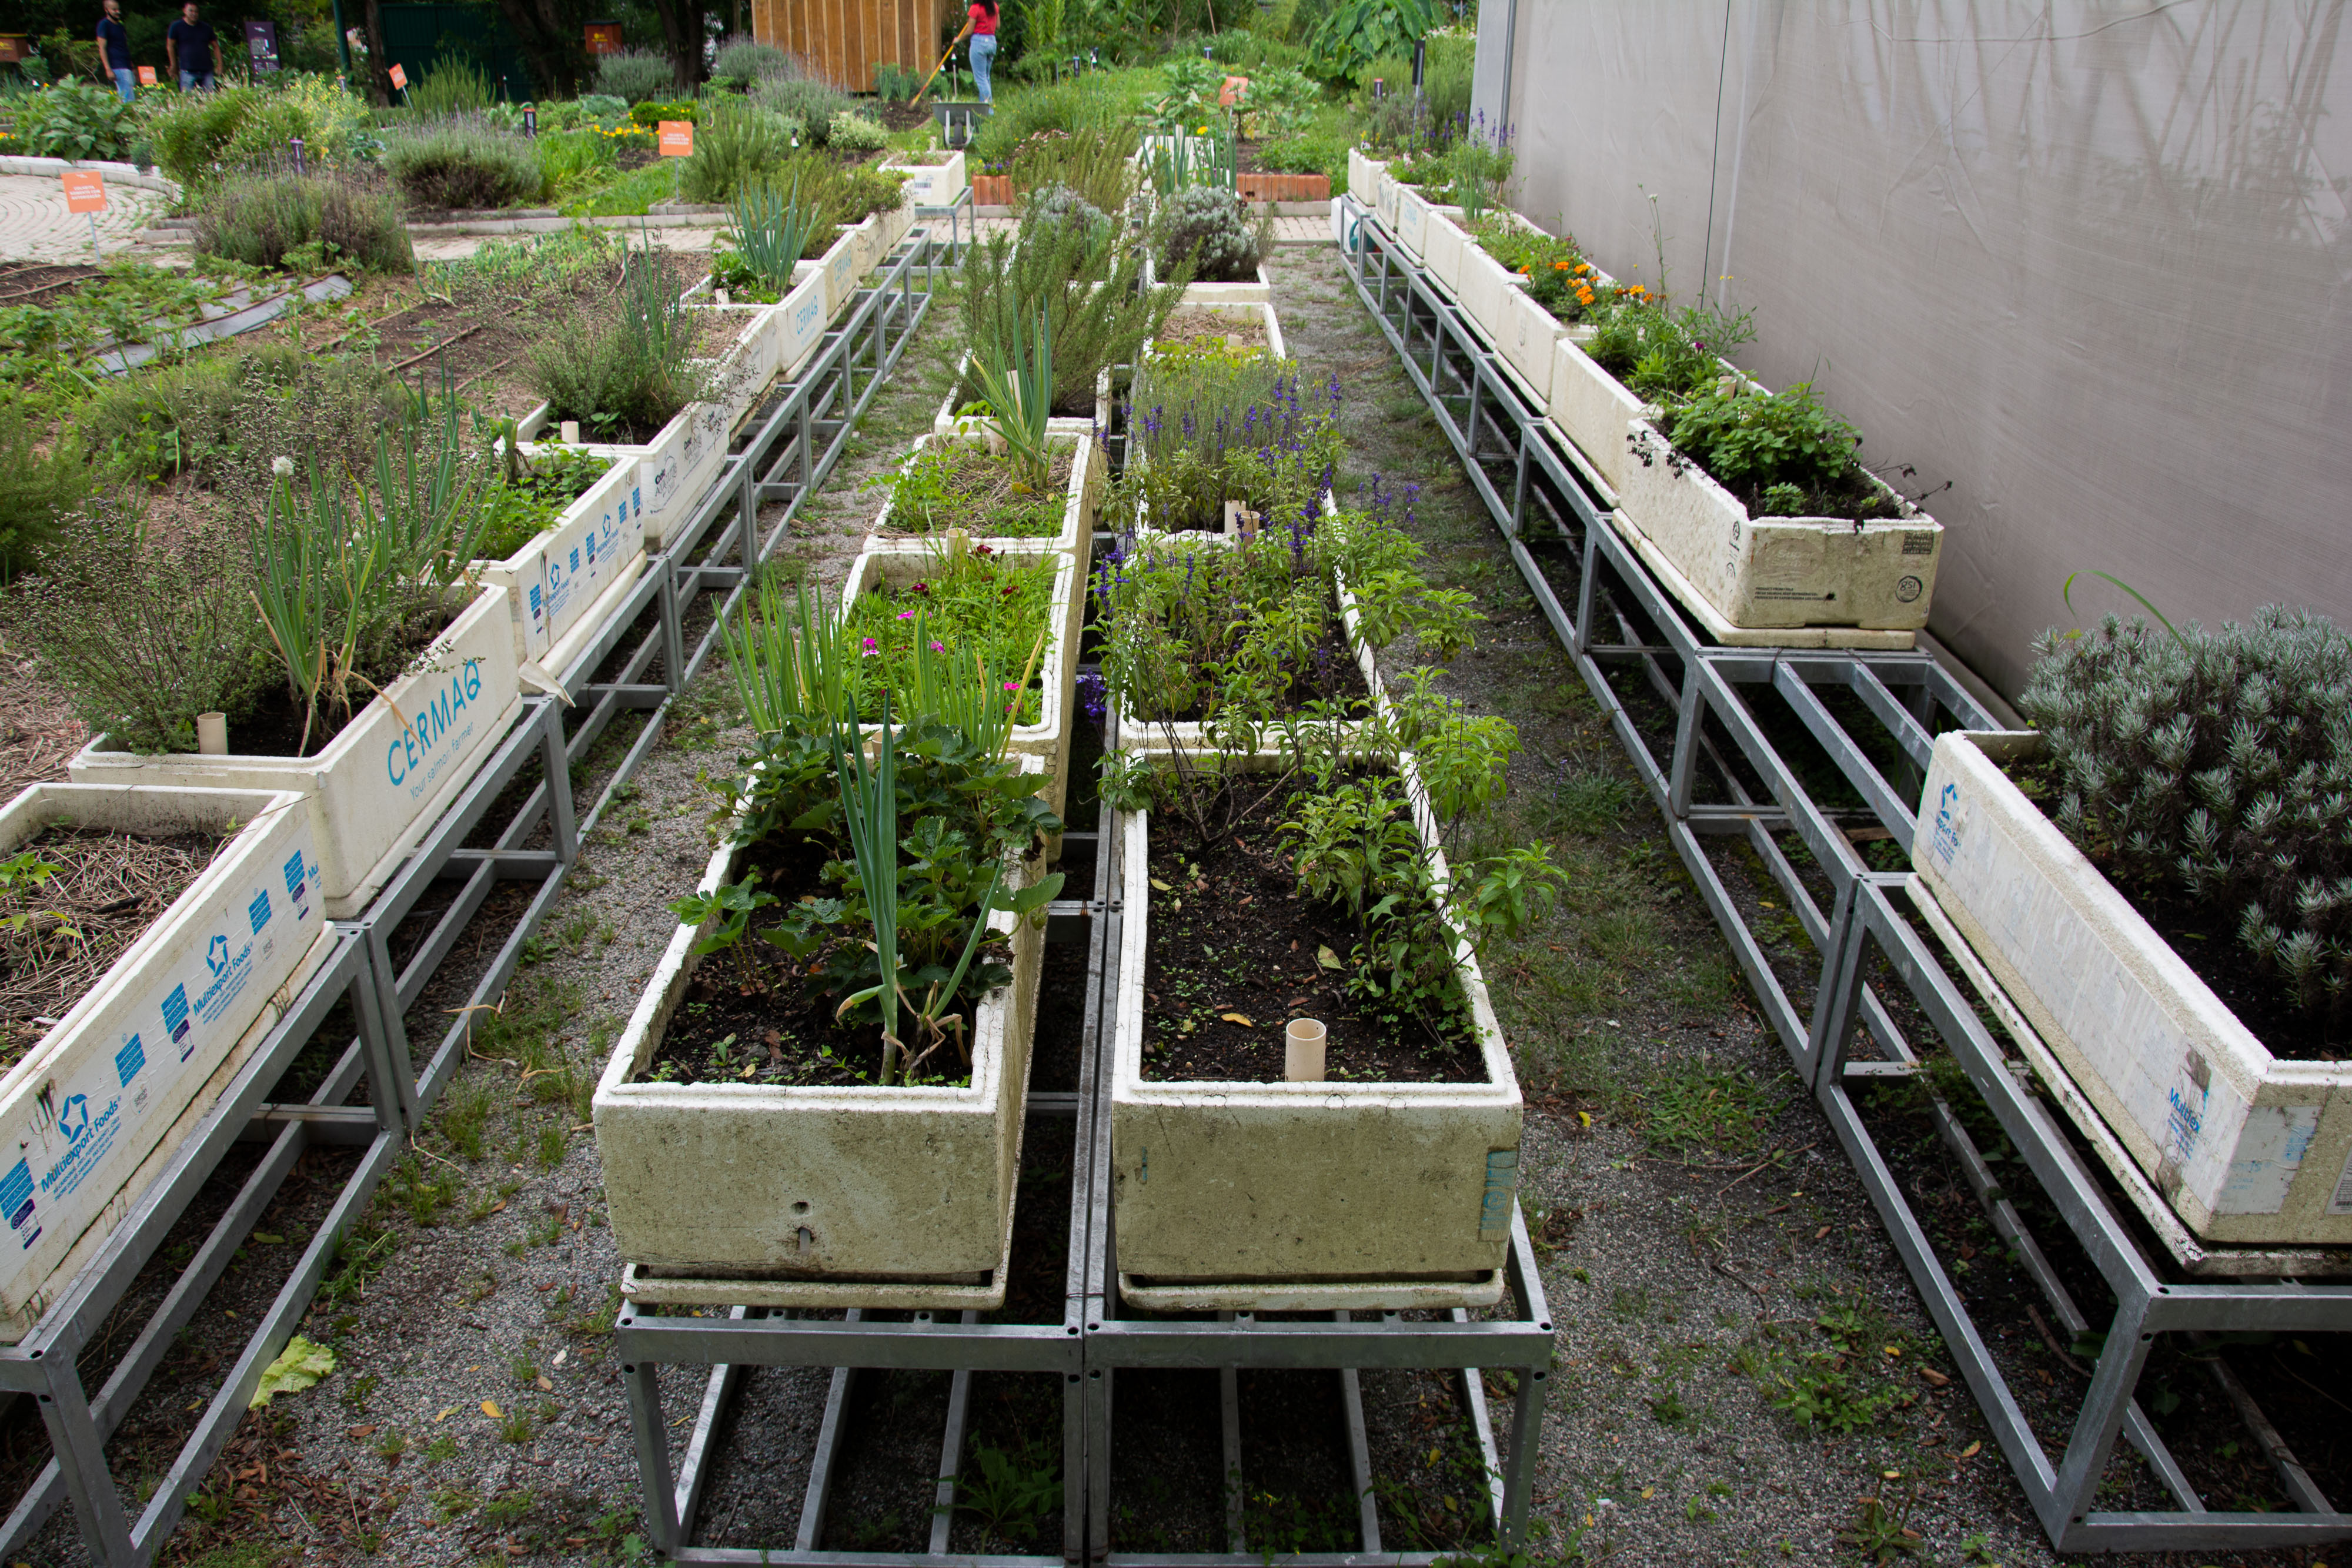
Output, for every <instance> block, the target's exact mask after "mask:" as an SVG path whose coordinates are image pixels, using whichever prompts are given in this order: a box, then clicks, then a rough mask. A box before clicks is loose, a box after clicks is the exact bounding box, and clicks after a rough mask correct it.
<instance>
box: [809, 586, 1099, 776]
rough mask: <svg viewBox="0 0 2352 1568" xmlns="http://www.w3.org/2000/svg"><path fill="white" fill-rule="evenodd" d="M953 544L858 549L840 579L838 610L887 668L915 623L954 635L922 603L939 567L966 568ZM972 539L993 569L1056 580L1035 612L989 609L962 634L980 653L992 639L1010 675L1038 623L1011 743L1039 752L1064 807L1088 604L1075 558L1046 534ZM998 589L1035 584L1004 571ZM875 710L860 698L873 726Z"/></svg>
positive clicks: (998, 664)
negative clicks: (951, 557) (1044, 538)
mask: <svg viewBox="0 0 2352 1568" xmlns="http://www.w3.org/2000/svg"><path fill="white" fill-rule="evenodd" d="M955 548H957V547H955V546H953V545H952V544H940V543H934V542H932V541H929V540H922V541H910V543H909V544H908V545H900V546H898V547H895V548H893V547H888V546H885V547H881V548H869V549H866V552H865V553H864V554H862V555H860V556H859V557H858V558H857V560H856V564H854V565H853V566H852V567H851V568H850V569H849V580H847V581H846V582H845V583H844V584H843V585H842V590H841V603H840V608H839V612H840V615H841V619H842V623H843V625H844V627H845V629H846V630H848V631H849V632H851V633H852V635H853V639H854V646H856V647H857V651H858V653H860V654H861V655H862V654H863V647H862V644H863V643H865V641H866V637H867V636H868V635H869V634H870V635H872V636H873V637H874V640H875V643H876V644H877V646H876V651H875V653H874V654H873V657H874V658H875V659H877V660H878V661H880V662H881V666H882V667H883V668H886V669H887V668H890V667H891V666H892V664H893V660H892V656H891V649H892V647H893V646H894V645H895V646H897V647H898V648H903V649H910V648H911V647H912V645H913V641H914V632H915V628H916V626H917V625H918V624H921V625H923V626H925V627H926V630H927V632H929V634H930V635H931V636H933V637H935V638H936V639H937V640H939V641H940V642H942V643H946V642H949V641H950V638H949V636H948V631H949V630H950V628H949V627H948V626H947V625H944V624H940V623H938V622H934V621H933V620H932V612H929V610H928V609H927V608H926V607H927V606H928V605H929V604H930V603H932V602H934V601H933V598H932V595H931V594H930V593H929V592H927V591H926V589H927V588H928V587H929V584H930V583H931V582H932V581H933V580H935V579H936V578H937V577H938V576H939V575H940V572H941V571H942V570H968V568H964V567H949V566H948V565H947V563H946V559H945V558H946V557H947V555H948V552H949V551H950V549H955ZM969 549H970V555H971V558H973V564H976V565H977V566H979V567H980V568H981V569H982V570H986V571H988V572H990V573H992V574H1000V575H1001V574H1003V573H1017V574H1023V575H1024V578H1025V577H1032V576H1035V575H1039V574H1043V575H1045V577H1046V579H1047V580H1048V581H1049V582H1050V588H1047V589H1045V591H1037V592H1035V593H1034V599H1035V601H1036V603H1037V610H1036V612H1035V613H1034V616H1022V617H1019V618H1017V619H1015V618H1013V617H992V618H991V620H992V626H991V627H990V628H989V629H985V630H983V629H980V628H977V627H975V628H973V629H971V632H970V634H969V635H968V636H967V637H966V638H965V639H964V641H965V642H970V643H975V644H981V645H982V652H984V653H985V652H988V651H989V648H990V647H991V646H992V647H993V650H994V652H993V656H991V657H990V658H989V664H990V667H991V668H993V669H997V670H999V671H1000V672H1003V673H1004V674H1006V675H1007V677H1008V678H1012V677H1013V675H1014V674H1017V672H1018V671H1019V670H1020V669H1021V667H1022V666H1023V664H1024V663H1026V662H1027V660H1028V658H1029V654H1030V651H1031V649H1032V648H1033V647H1034V646H1035V645H1036V638H1037V633H1038V632H1041V631H1042V632H1045V648H1044V652H1043V653H1040V654H1039V655H1038V658H1037V664H1036V671H1035V673H1034V674H1033V675H1032V676H1031V677H1030V680H1029V684H1028V687H1027V689H1026V690H1025V691H1024V692H1023V693H1022V694H1021V695H1020V702H1021V711H1020V712H1019V713H1018V714H1017V715H1016V720H1017V722H1016V723H1015V724H1014V725H1013V734H1012V739H1011V747H1012V750H1013V753H1014V754H1015V755H1017V756H1024V757H1035V758H1040V759H1041V760H1042V761H1043V763H1044V766H1045V772H1046V774H1047V776H1048V779H1049V782H1048V783H1047V785H1046V786H1045V789H1043V790H1042V791H1041V793H1042V794H1043V795H1044V797H1045V802H1046V804H1047V805H1048V806H1050V807H1051V808H1052V809H1053V810H1054V811H1055V814H1056V815H1058V814H1059V813H1060V812H1061V810H1062V808H1063V804H1064V802H1065V801H1066V800H1067V798H1068V788H1069V754H1070V713H1071V707H1072V703H1073V701H1074V700H1075V696H1076V684H1077V675H1078V661H1077V655H1076V649H1077V644H1078V628H1079V626H1080V624H1081V623H1082V621H1083V619H1084V615H1085V611H1086V601H1085V595H1084V593H1083V592H1082V591H1081V579H1080V578H1079V576H1078V574H1077V561H1076V559H1075V558H1074V557H1072V556H1071V555H1070V554H1068V553H1067V552H1066V551H1063V550H1061V549H1056V548H1055V546H1053V545H1051V544H1048V543H1043V542H1039V543H1029V542H1025V541H1024V542H1017V543H1008V544H1006V545H1004V546H1003V547H1001V548H998V547H992V546H989V545H985V544H974V545H971V547H969ZM998 591H999V592H1001V593H1003V594H1006V595H1008V596H1009V595H1011V594H1013V593H1016V592H1022V593H1025V592H1028V591H1029V589H1028V587H1027V584H1026V582H1025V581H1024V583H1022V584H1020V585H1017V586H1016V585H1015V584H1013V583H1012V582H1010V581H1008V582H1007V583H1006V584H1005V586H1004V587H1003V589H1002V590H998ZM868 625H870V626H871V627H872V628H873V630H872V632H871V633H869V632H867V631H866V630H865V628H866V627H867V626H868ZM894 640H895V643H894ZM957 645H958V646H961V645H963V643H961V642H960V643H957ZM861 662H862V659H861ZM878 685H879V682H878V680H877V681H872V682H868V683H866V685H865V689H866V690H867V691H872V690H874V689H877V688H878ZM878 713H879V710H878V706H872V705H869V704H867V703H863V702H862V703H861V706H860V708H859V714H860V716H861V717H863V718H864V719H866V721H867V723H868V726H869V728H868V734H869V735H870V734H871V733H872V728H871V726H872V724H873V721H874V720H875V719H876V718H877V717H878Z"/></svg>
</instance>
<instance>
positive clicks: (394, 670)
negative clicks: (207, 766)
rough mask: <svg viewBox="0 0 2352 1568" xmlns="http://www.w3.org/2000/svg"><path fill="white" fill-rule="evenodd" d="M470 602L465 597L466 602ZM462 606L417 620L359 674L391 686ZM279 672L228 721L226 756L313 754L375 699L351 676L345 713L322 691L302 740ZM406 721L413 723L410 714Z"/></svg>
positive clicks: (300, 715) (297, 714) (298, 717)
mask: <svg viewBox="0 0 2352 1568" xmlns="http://www.w3.org/2000/svg"><path fill="white" fill-rule="evenodd" d="M471 602H472V601H470V600H468V601H467V605H470V604H471ZM467 605H461V606H459V608H458V609H457V610H456V611H452V612H447V613H446V614H442V615H438V616H435V617H434V618H432V619H430V620H427V621H424V622H418V623H417V624H416V626H415V627H414V628H413V629H412V630H411V631H410V632H409V634H408V635H407V636H406V637H404V638H403V639H402V640H401V642H400V643H398V644H397V645H396V646H395V647H394V649H393V650H392V652H391V653H388V654H386V655H385V656H384V657H383V658H381V659H378V660H375V661H373V662H370V663H368V664H362V666H361V668H360V674H362V675H363V676H365V677H366V678H367V680H368V681H370V682H372V683H373V684H374V685H377V686H389V685H392V684H393V683H394V681H396V680H398V679H399V678H400V677H401V675H402V674H403V673H404V671H405V670H406V669H407V668H408V666H409V664H411V663H412V662H413V661H414V660H415V658H416V656H417V655H418V654H419V653H423V652H424V651H425V649H426V648H428V647H430V646H431V645H432V643H433V639H434V638H436V637H438V636H439V635H441V633H442V632H446V631H447V630H448V629H449V626H450V624H451V623H452V622H455V621H456V620H457V617H458V615H460V614H462V613H464V611H465V609H466V608H467ZM283 674H284V672H283V671H282V670H277V669H273V674H272V676H271V679H270V681H269V684H268V685H266V686H264V687H263V688H262V691H261V695H260V696H259V697H258V698H257V699H256V700H255V702H254V705H253V706H252V708H251V710H250V711H249V712H247V713H245V714H243V715H240V716H237V717H235V718H232V719H231V720H230V721H229V727H228V749H229V754H230V755H231V756H234V757H316V756H318V755H319V753H320V752H321V751H323V750H325V749H326V748H327V745H328V743H329V742H330V741H331V740H333V739H334V738H335V737H337V736H338V735H341V733H342V732H343V731H344V730H345V729H346V728H348V727H350V726H351V725H352V723H353V722H354V721H355V720H357V719H358V718H359V717H360V716H362V715H363V714H365V713H366V712H367V711H368V709H369V708H370V707H371V706H373V705H374V702H375V694H374V693H373V692H372V691H370V690H369V689H368V687H367V686H365V685H361V684H360V683H359V682H357V681H354V682H352V706H351V709H350V711H349V712H342V711H339V710H338V709H336V708H334V707H333V706H331V705H330V704H328V703H327V702H326V701H325V700H324V696H323V694H322V695H321V699H320V705H319V711H318V714H317V716H316V717H312V718H310V738H309V740H308V742H307V743H306V742H305V741H304V738H303V733H302V729H303V723H304V720H305V718H306V715H305V714H304V712H303V707H302V704H301V703H300V702H299V701H298V700H297V699H296V698H295V696H294V695H293V694H292V693H291V692H290V691H289V690H288V689H287V685H286V683H285V680H284V679H283ZM411 722H414V718H413V716H412V718H411Z"/></svg>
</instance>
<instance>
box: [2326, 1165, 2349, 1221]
mask: <svg viewBox="0 0 2352 1568" xmlns="http://www.w3.org/2000/svg"><path fill="white" fill-rule="evenodd" d="M2327 1212H2328V1213H2329V1214H2331V1215H2335V1214H2352V1149H2347V1150H2346V1151H2345V1154H2344V1174H2343V1175H2341V1176H2337V1177H2336V1197H2335V1200H2334V1201H2333V1202H2331V1203H2329V1204H2328V1206H2327Z"/></svg>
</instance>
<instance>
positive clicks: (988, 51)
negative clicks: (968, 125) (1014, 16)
mask: <svg viewBox="0 0 2352 1568" xmlns="http://www.w3.org/2000/svg"><path fill="white" fill-rule="evenodd" d="M966 38H970V39H971V79H972V80H973V81H974V82H975V83H977V84H978V85H979V87H980V101H981V102H982V103H984V104H992V103H994V102H995V101H996V94H995V91H994V89H992V87H991V86H990V84H989V79H988V78H989V72H990V71H991V70H992V69H993V68H994V67H995V65H996V0H972V4H971V16H970V17H969V18H968V19H967V20H966V21H965V22H964V25H963V31H962V32H961V33H958V34H957V35H956V42H957V43H959V44H960V43H961V42H963V40H964V39H966Z"/></svg>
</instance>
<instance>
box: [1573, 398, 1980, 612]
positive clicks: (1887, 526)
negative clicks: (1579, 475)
mask: <svg viewBox="0 0 2352 1568" xmlns="http://www.w3.org/2000/svg"><path fill="white" fill-rule="evenodd" d="M1628 429H1629V432H1630V433H1631V434H1632V435H1633V462H1631V463H1629V464H1628V465H1626V467H1625V470H1624V483H1623V484H1622V485H1620V486H1617V499H1618V503H1619V506H1620V507H1621V508H1622V512H1621V515H1622V517H1625V518H1626V519H1627V520H1629V521H1630V522H1631V523H1632V524H1633V526H1634V527H1635V528H1639V529H1640V530H1641V532H1642V535H1643V538H1647V539H1648V540H1649V541H1650V542H1651V543H1652V544H1654V545H1655V546H1656V547H1657V549H1658V550H1659V552H1660V553H1661V554H1663V555H1664V557H1665V558H1666V559H1668V560H1670V561H1672V562H1673V563H1674V565H1675V569H1676V570H1679V571H1680V572H1681V573H1682V575H1683V576H1684V577H1685V579H1686V580H1688V581H1689V583H1690V585H1691V587H1692V588H1693V589H1694V590H1695V591H1697V593H1698V594H1699V595H1700V596H1701V597H1702V598H1704V599H1705V600H1706V602H1707V603H1708V604H1709V605H1710V606H1712V607H1713V609H1714V610H1715V612H1716V613H1717V614H1718V615H1720V616H1722V617H1723V619H1724V620H1726V621H1727V622H1730V623H1731V624H1732V625H1734V626H1739V627H1776V626H1788V627H1801V626H1859V627H1863V628H1864V629H1866V630H1870V631H1894V632H1916V631H1917V630H1918V629H1919V628H1920V627H1922V626H1925V625H1926V624H1927V607H1928V605H1929V603H1930V602H1931V601H1933V600H1934V598H1935V595H1936V566H1937V561H1938V559H1940V558H1941V556H1942V552H1943V541H1944V530H1943V527H1942V525H1940V524H1939V523H1937V521H1936V519H1935V518H1933V517H1929V516H1928V515H1927V513H1925V512H1922V511H1920V510H1919V509H1918V508H1917V507H1914V506H1913V505H1911V503H1909V502H1908V501H1906V500H1903V499H1902V498H1901V497H1896V496H1895V493H1894V492H1893V491H1892V490H1889V489H1887V488H1886V486H1885V484H1884V482H1882V481H1879V480H1877V479H1876V478H1875V477H1874V478H1873V480H1872V483H1873V484H1874V485H1876V486H1878V488H1879V489H1880V490H1882V491H1884V492H1885V494H1886V495H1887V496H1888V497H1891V498H1893V499H1894V501H1895V516H1894V517H1891V518H1883V519H1872V520H1869V521H1863V522H1858V521H1856V520H1854V519H1853V518H1851V517H1749V516H1748V508H1747V507H1745V506H1742V505H1741V504H1740V502H1739V501H1738V498H1737V497H1734V496H1733V495H1732V494H1731V492H1730V491H1728V490H1727V489H1725V488H1724V487H1723V486H1721V485H1718V484H1717V483H1716V482H1715V480H1714V479H1713V478H1712V477H1710V476H1708V475H1707V473H1706V470H1704V469H1702V468H1700V467H1699V466H1698V465H1696V464H1695V463H1687V462H1685V463H1681V464H1679V465H1678V464H1676V463H1673V462H1669V461H1668V459H1667V450H1668V448H1667V444H1666V441H1665V438H1664V436H1662V435H1660V434H1658V433H1657V432H1656V431H1655V430H1654V429H1653V428H1652V427H1651V425H1650V423H1649V422H1648V421H1646V420H1636V421H1634V422H1633V424H1632V425H1631V426H1629V427H1628ZM1643 454H1647V455H1648V456H1649V457H1650V458H1651V461H1650V463H1649V464H1648V465H1646V466H1645V465H1643V463H1642V461H1641V457H1642V455H1643ZM1677 466H1679V467H1680V469H1681V472H1679V473H1677V472H1676V471H1675V470H1676V468H1677Z"/></svg>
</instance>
